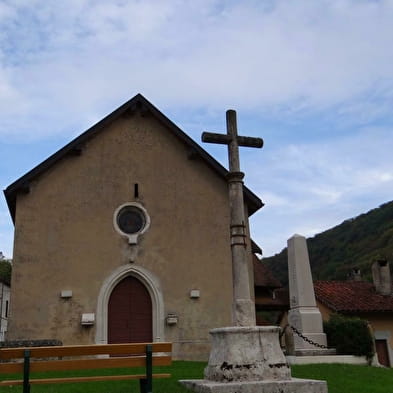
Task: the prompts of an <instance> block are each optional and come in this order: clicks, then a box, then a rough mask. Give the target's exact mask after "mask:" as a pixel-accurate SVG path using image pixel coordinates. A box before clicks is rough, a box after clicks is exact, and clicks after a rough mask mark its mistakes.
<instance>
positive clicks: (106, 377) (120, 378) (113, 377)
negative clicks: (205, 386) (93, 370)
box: [0, 374, 171, 386]
mask: <svg viewBox="0 0 393 393" xmlns="http://www.w3.org/2000/svg"><path fill="white" fill-rule="evenodd" d="M170 377H171V374H153V378H170ZM143 378H146V375H145V374H138V375H104V376H96V377H69V378H39V379H38V378H37V379H30V384H31V385H38V384H40V385H41V384H51V383H76V382H99V381H126V380H132V379H143ZM2 385H4V386H17V385H23V380H9V381H0V386H2Z"/></svg>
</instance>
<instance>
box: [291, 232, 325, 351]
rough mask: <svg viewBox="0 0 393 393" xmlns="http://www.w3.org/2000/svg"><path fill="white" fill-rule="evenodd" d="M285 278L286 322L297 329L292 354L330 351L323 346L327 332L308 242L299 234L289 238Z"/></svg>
mask: <svg viewBox="0 0 393 393" xmlns="http://www.w3.org/2000/svg"><path fill="white" fill-rule="evenodd" d="M288 280H289V301H290V306H291V309H290V310H289V313H288V323H289V325H290V326H292V327H293V328H295V329H296V331H297V332H298V333H296V331H295V333H294V335H293V338H294V350H295V354H296V355H308V354H316V352H319V353H318V354H325V352H326V353H327V352H329V351H327V347H326V346H327V342H326V334H325V333H324V332H323V325H322V315H321V313H320V311H319V309H318V307H317V303H316V301H315V294H314V285H313V281H312V275H311V268H310V260H309V256H308V250H307V242H306V238H305V237H303V236H300V235H294V236H292V237H291V238H290V239H288ZM301 335H302V336H303V337H305V338H307V339H308V341H306V340H305V339H304V338H302V337H301ZM313 343H314V344H313ZM329 353H330V352H329Z"/></svg>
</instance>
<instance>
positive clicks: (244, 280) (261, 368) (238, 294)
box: [180, 110, 327, 393]
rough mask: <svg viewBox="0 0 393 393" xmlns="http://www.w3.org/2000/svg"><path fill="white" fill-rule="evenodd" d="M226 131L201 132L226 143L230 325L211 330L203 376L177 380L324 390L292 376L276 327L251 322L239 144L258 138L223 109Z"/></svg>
mask: <svg viewBox="0 0 393 393" xmlns="http://www.w3.org/2000/svg"><path fill="white" fill-rule="evenodd" d="M226 120H227V134H226V135H225V134H224V135H222V134H213V133H207V132H204V133H203V134H202V140H203V141H204V142H210V143H220V144H226V145H228V156H229V173H228V187H229V204H230V236H231V250H232V272H233V324H234V325H235V326H233V327H223V328H217V329H213V330H211V331H210V336H211V343H212V348H211V352H210V357H209V362H208V365H207V367H206V368H205V372H204V376H205V379H204V380H185V381H180V382H181V383H182V384H184V385H185V386H186V387H187V388H189V389H192V390H194V391H195V392H197V393H210V392H211V393H235V392H236V393H254V392H260V393H264V392H266V393H268V392H269V393H272V392H281V393H295V392H306V391H307V393H309V392H310V393H326V392H327V388H326V383H324V382H321V381H305V380H295V379H292V378H291V373H290V369H289V366H288V364H287V362H286V360H285V356H284V354H283V352H282V350H281V348H280V344H279V339H278V334H279V330H280V328H279V327H276V326H268V327H260V326H255V304H254V302H253V301H252V298H251V291H250V280H249V274H248V261H249V257H250V253H251V251H250V250H247V243H249V242H247V241H246V240H247V233H246V225H245V215H244V200H243V177H244V173H242V172H240V164H239V146H248V147H259V148H260V147H262V145H263V141H262V139H261V138H250V137H243V136H238V135H237V124H236V112H235V111H234V110H229V111H227V113H226Z"/></svg>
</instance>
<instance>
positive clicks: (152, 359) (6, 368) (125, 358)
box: [0, 343, 172, 393]
mask: <svg viewBox="0 0 393 393" xmlns="http://www.w3.org/2000/svg"><path fill="white" fill-rule="evenodd" d="M171 351H172V344H171V343H137V344H102V345H69V346H58V347H57V346H54V347H31V348H27V347H25V348H2V349H0V361H2V362H3V363H0V374H12V373H20V374H22V375H23V379H15V380H2V381H0V386H12V385H23V393H29V392H30V385H36V384H52V383H67V382H91V381H108V380H113V381H119V380H131V379H139V381H140V391H141V393H150V392H152V385H153V378H169V377H170V376H171V375H170V374H153V366H169V365H170V364H171V363H172V357H171V354H168V353H170V352H171ZM10 360H12V361H10ZM4 361H9V362H7V363H4ZM134 367H144V372H143V373H142V374H127V375H99V376H86V377H64V378H55V377H54V378H50V377H49V378H31V375H30V374H31V373H34V372H42V371H65V370H92V369H105V368H106V369H109V368H134Z"/></svg>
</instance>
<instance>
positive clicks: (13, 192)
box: [4, 94, 263, 221]
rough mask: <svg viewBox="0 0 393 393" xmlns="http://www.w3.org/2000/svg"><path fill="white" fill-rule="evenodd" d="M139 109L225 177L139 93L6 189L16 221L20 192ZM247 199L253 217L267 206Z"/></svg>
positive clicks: (246, 195) (247, 196) (246, 192)
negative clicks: (110, 126)
mask: <svg viewBox="0 0 393 393" xmlns="http://www.w3.org/2000/svg"><path fill="white" fill-rule="evenodd" d="M136 110H140V111H141V112H142V113H144V114H149V115H152V116H154V117H155V118H156V119H157V120H158V121H159V122H160V123H162V124H163V125H164V126H166V127H167V129H168V130H169V131H170V132H172V133H173V134H174V135H175V136H176V137H178V138H179V139H180V140H181V141H183V143H185V144H186V145H187V146H188V147H189V150H190V154H192V156H193V158H197V157H198V158H200V159H202V160H203V161H204V162H205V163H206V164H207V166H209V167H210V168H211V169H212V170H213V171H215V172H216V173H217V175H218V176H220V177H222V178H225V177H226V175H227V174H228V171H227V170H226V169H225V168H224V167H223V166H222V165H221V164H219V163H218V162H217V161H216V160H215V159H214V158H213V157H212V156H211V155H210V154H209V153H207V152H206V151H205V150H204V149H202V148H201V147H200V146H199V145H198V144H197V143H196V142H194V141H193V140H192V139H191V138H190V137H189V136H188V135H186V134H185V133H184V132H183V131H182V130H181V129H180V128H179V127H178V126H177V125H176V124H174V123H173V122H172V121H171V120H169V119H168V118H167V117H166V116H165V115H164V114H163V113H161V112H160V111H159V110H158V109H157V108H156V107H155V106H154V105H152V104H151V103H150V102H149V101H148V100H147V99H146V98H145V97H143V96H142V95H141V94H137V95H136V96H135V97H133V98H131V100H129V101H127V102H126V103H125V104H123V105H122V106H120V107H119V108H117V109H116V110H115V111H113V112H112V113H111V114H109V115H108V116H106V117H105V118H104V119H102V120H101V121H99V122H98V123H96V124H95V125H94V126H92V127H91V128H89V129H88V130H87V131H85V132H84V133H83V134H81V135H80V136H78V137H77V138H75V139H74V140H72V141H71V142H70V143H68V144H67V145H65V146H64V147H63V148H61V149H60V150H58V151H57V152H56V153H54V154H53V155H51V156H50V157H48V158H47V159H46V160H45V161H43V162H42V163H41V164H39V165H37V166H36V167H35V168H33V169H32V170H30V171H29V172H27V173H26V174H25V175H23V176H22V177H20V178H19V179H18V180H16V181H15V182H14V183H12V184H11V185H9V186H8V187H7V188H6V189H5V190H4V194H5V197H6V200H7V204H8V208H9V211H10V214H11V217H12V220H13V221H15V209H16V196H17V194H18V192H28V190H29V183H30V182H31V181H32V180H34V179H35V178H36V177H38V176H40V175H41V174H42V173H44V172H45V171H46V170H48V169H49V168H51V167H52V166H53V165H55V164H56V163H57V162H58V161H59V160H61V159H62V158H63V157H65V156H67V155H70V154H72V155H75V154H80V152H81V150H82V149H83V145H84V143H85V142H86V141H87V140H89V139H91V138H92V137H94V136H96V135H97V134H98V133H99V132H100V131H101V130H102V129H104V128H105V127H106V126H108V125H109V124H110V123H112V122H113V121H114V120H116V119H117V118H118V117H119V116H121V115H123V114H124V113H125V112H130V113H133V112H134V111H136ZM243 190H244V198H245V202H246V203H247V206H248V210H249V215H250V216H251V215H252V214H253V213H255V212H256V211H257V210H259V209H260V208H261V207H263V203H262V201H261V200H260V199H259V198H258V197H257V196H256V195H255V194H254V193H253V192H252V191H251V190H249V189H248V188H247V187H245V186H244V188H243Z"/></svg>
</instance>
